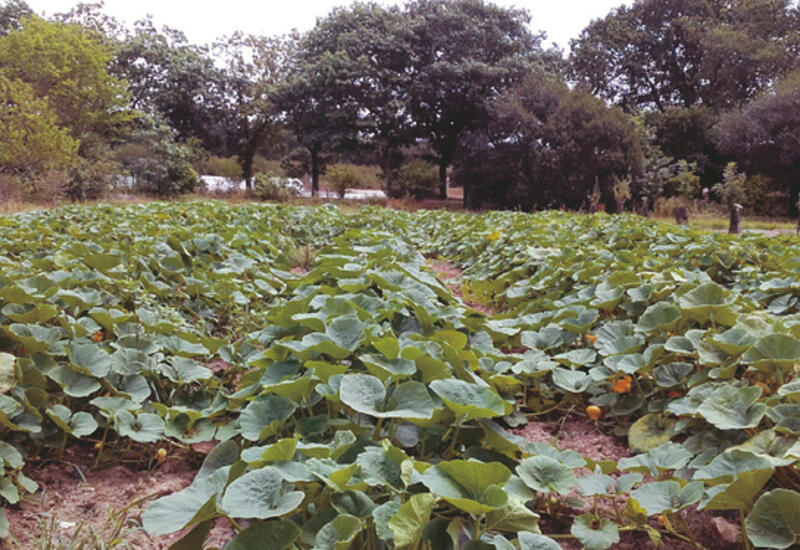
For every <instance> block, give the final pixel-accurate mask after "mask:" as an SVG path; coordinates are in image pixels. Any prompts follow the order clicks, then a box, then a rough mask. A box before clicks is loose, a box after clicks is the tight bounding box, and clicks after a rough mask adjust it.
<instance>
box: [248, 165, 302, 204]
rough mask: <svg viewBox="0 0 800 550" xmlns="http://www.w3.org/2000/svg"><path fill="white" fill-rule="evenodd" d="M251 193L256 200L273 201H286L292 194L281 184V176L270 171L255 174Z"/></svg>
mask: <svg viewBox="0 0 800 550" xmlns="http://www.w3.org/2000/svg"><path fill="white" fill-rule="evenodd" d="M251 193H252V195H253V197H254V198H256V199H258V200H262V201H275V202H286V201H288V200H289V199H290V198H291V196H292V193H291V192H290V190H289V189H288V188H287V187H286V186H285V185H281V178H280V177H279V176H276V175H275V174H274V173H271V172H262V173H260V174H256V176H255V177H254V178H253V190H252V192H251Z"/></svg>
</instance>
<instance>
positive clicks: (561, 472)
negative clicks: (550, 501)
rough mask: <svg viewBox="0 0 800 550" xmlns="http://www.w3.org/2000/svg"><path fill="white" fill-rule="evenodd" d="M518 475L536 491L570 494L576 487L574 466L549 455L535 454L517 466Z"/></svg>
mask: <svg viewBox="0 0 800 550" xmlns="http://www.w3.org/2000/svg"><path fill="white" fill-rule="evenodd" d="M517 475H519V477H521V478H522V481H524V482H525V485H527V486H528V487H530V488H531V489H533V490H534V491H540V492H543V493H550V492H556V493H559V494H562V495H566V494H569V493H570V492H571V491H572V490H573V489H574V488H575V483H576V482H575V474H574V473H573V472H572V468H571V467H569V466H567V465H565V464H564V463H562V462H561V461H559V460H556V459H555V458H552V457H549V456H543V455H540V456H534V457H531V458H526V459H525V460H523V461H522V462H521V463H520V465H519V466H517Z"/></svg>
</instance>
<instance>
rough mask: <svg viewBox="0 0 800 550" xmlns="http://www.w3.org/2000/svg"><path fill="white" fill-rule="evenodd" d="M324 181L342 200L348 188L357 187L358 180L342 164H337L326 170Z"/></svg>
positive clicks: (350, 170)
mask: <svg viewBox="0 0 800 550" xmlns="http://www.w3.org/2000/svg"><path fill="white" fill-rule="evenodd" d="M326 179H327V180H328V181H329V182H330V184H331V187H333V190H334V191H336V192H337V193H338V194H339V197H341V198H344V195H345V193H346V192H347V190H348V189H349V188H352V187H357V186H358V178H357V177H356V175H355V173H354V172H353V170H352V169H350V168H349V167H347V166H345V165H342V164H337V165H334V166H331V167H330V168H328V175H327V178H326Z"/></svg>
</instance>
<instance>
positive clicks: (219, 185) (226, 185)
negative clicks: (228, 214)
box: [200, 176, 247, 193]
mask: <svg viewBox="0 0 800 550" xmlns="http://www.w3.org/2000/svg"><path fill="white" fill-rule="evenodd" d="M200 183H202V184H203V187H204V188H205V191H206V193H231V192H233V191H244V190H246V189H247V185H246V183H245V181H244V180H241V181H236V180H232V179H229V178H223V177H221V176H200Z"/></svg>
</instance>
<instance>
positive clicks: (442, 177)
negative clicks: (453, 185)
mask: <svg viewBox="0 0 800 550" xmlns="http://www.w3.org/2000/svg"><path fill="white" fill-rule="evenodd" d="M447 165H448V163H447V161H445V160H444V159H441V160H439V198H440V199H441V200H446V199H447Z"/></svg>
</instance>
